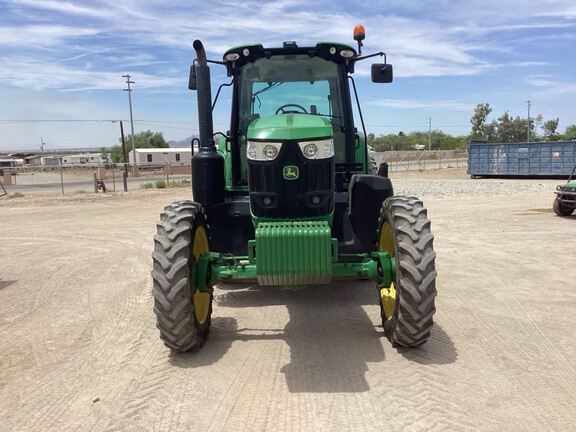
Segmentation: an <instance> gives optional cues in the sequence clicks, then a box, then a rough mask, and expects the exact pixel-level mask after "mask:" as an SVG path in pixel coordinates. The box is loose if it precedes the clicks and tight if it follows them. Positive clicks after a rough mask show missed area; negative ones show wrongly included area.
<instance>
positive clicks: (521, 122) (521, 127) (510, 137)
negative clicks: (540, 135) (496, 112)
mask: <svg viewBox="0 0 576 432" xmlns="http://www.w3.org/2000/svg"><path fill="white" fill-rule="evenodd" d="M528 127H530V134H531V135H533V132H534V122H533V121H532V119H530V123H528V120H527V119H523V118H520V117H516V118H514V117H512V116H511V115H510V114H508V113H507V112H505V113H504V114H502V115H501V116H500V117H499V118H498V123H497V124H496V132H497V141H498V142H502V143H512V142H524V141H526V138H527V137H526V135H527V130H528Z"/></svg>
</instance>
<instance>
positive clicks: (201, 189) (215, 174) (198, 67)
mask: <svg viewBox="0 0 576 432" xmlns="http://www.w3.org/2000/svg"><path fill="white" fill-rule="evenodd" d="M193 45H194V50H196V64H195V65H194V69H195V71H196V89H197V92H198V95H197V97H198V128H199V130H200V145H199V149H198V153H196V154H195V155H194V156H192V193H193V195H194V201H196V202H197V203H200V204H202V205H203V206H208V205H210V204H218V203H223V202H224V192H225V187H224V158H223V157H222V155H220V154H219V153H218V152H217V151H216V144H215V143H214V127H213V123H212V91H211V88H210V68H209V67H208V62H207V61H206V51H205V50H204V46H203V45H202V42H200V41H199V40H198V39H196V40H195V41H194V44H193Z"/></svg>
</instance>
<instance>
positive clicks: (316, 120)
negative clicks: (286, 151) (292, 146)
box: [248, 114, 332, 141]
mask: <svg viewBox="0 0 576 432" xmlns="http://www.w3.org/2000/svg"><path fill="white" fill-rule="evenodd" d="M330 137H332V124H331V123H330V120H328V119H327V118H326V117H322V116H319V115H311V114H280V115H274V116H269V117H262V118H259V119H256V120H254V121H253V122H252V123H251V124H250V126H249V127H248V139H249V140H253V139H254V140H262V141H266V140H271V141H290V140H302V139H319V138H330Z"/></svg>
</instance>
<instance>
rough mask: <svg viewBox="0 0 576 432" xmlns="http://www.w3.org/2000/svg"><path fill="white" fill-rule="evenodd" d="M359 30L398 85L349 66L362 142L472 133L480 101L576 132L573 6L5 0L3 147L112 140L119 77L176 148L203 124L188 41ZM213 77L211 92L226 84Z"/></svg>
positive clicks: (545, 1)
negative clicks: (192, 86) (368, 135)
mask: <svg viewBox="0 0 576 432" xmlns="http://www.w3.org/2000/svg"><path fill="white" fill-rule="evenodd" d="M356 24H363V25H364V26H365V28H366V40H365V43H364V48H363V53H364V54H368V53H371V52H377V51H381V50H382V51H385V52H386V54H387V60H388V62H389V63H391V64H392V65H393V66H394V82H393V83H392V84H373V83H372V82H371V81H370V77H369V70H370V60H366V61H364V62H362V63H360V64H359V65H358V67H357V73H356V74H355V75H356V77H355V78H356V80H357V86H358V92H359V96H360V100H361V103H362V107H363V113H364V117H365V121H366V126H367V130H368V132H373V133H375V134H376V135H379V134H388V133H398V132H400V131H403V132H405V133H406V132H410V131H413V130H427V129H428V121H429V118H431V124H432V128H433V129H438V130H443V131H445V132H447V133H451V134H454V135H458V134H467V133H469V131H470V123H469V121H470V117H471V115H472V112H473V110H474V107H475V105H476V104H478V103H490V104H491V105H492V107H493V110H494V111H493V113H492V115H491V118H496V117H498V116H500V115H501V114H502V113H504V112H506V111H508V112H509V113H510V114H511V115H513V116H517V115H518V116H523V117H526V116H527V101H528V100H529V101H530V102H531V115H532V116H535V115H537V114H542V116H543V117H544V120H548V119H552V118H556V117H559V118H560V126H559V130H560V131H563V130H564V129H565V127H566V126H568V125H570V124H574V123H576V109H575V107H576V2H574V0H541V1H538V2H536V1H533V0H505V1H502V0H485V1H457V0H430V1H421V0H387V1H385V2H384V1H377V0H376V1H370V2H367V1H356V0H348V1H342V0H330V1H326V0H317V1H314V2H310V1H303V0H277V1H272V2H260V1H252V0H247V1H237V0H224V1H218V0H216V1H209V2H208V1H201V2H199V1H195V0H185V1H184V0H182V1H181V0H173V1H165V0H162V1H156V0H150V1H135V0H123V1H118V0H91V1H57V0H45V1H44V0H0V136H1V140H0V149H3V150H38V149H39V148H40V143H41V140H42V141H43V142H44V143H45V149H46V150H48V151H49V150H50V149H51V148H52V149H60V148H79V147H103V146H105V147H107V146H111V145H115V144H117V143H118V138H119V135H120V132H119V131H120V129H119V123H118V122H117V120H128V119H129V108H128V97H127V92H124V91H122V89H123V88H125V86H126V84H125V83H124V78H122V75H125V74H127V73H129V74H130V75H131V76H132V80H133V81H134V82H135V83H134V84H133V92H132V99H133V113H134V120H135V122H134V128H135V132H136V133H137V132H140V131H143V130H148V129H150V130H152V131H154V132H162V133H163V134H164V137H165V138H166V140H180V139H183V138H185V137H188V136H190V135H192V134H193V133H195V132H197V124H198V118H197V111H196V97H195V96H196V95H195V93H194V92H191V91H189V90H188V89H187V83H188V73H189V67H190V64H191V63H192V61H193V59H194V50H193V48H192V42H193V41H194V40H195V39H201V40H202V41H203V42H204V46H205V47H206V49H207V51H208V55H209V57H210V58H212V59H215V60H220V59H221V58H222V54H223V52H224V51H225V50H226V49H227V48H228V47H230V46H234V45H240V44H243V43H251V42H261V43H262V44H263V45H264V46H265V47H274V46H281V45H282V42H283V41H287V40H294V41H297V42H298V44H299V45H300V46H305V45H314V44H315V43H316V42H317V41H319V40H336V41H342V42H347V43H350V44H353V43H354V41H353V39H352V30H353V28H354V26H355V25H356ZM376 61H377V60H376ZM211 71H212V83H213V86H214V90H215V89H216V85H217V84H219V83H222V82H225V81H226V80H227V78H226V74H225V71H224V69H223V67H221V66H218V65H214V66H212V67H211ZM214 94H215V92H213V95H214ZM230 102H231V99H230V92H229V91H227V92H224V93H223V94H222V96H221V98H220V99H219V101H218V105H217V107H216V109H215V117H214V122H215V130H220V131H224V132H225V131H226V130H227V129H228V124H229V111H230ZM40 120H43V121H40ZM72 120H73V121H72ZM124 128H125V131H126V133H130V125H129V122H126V123H124Z"/></svg>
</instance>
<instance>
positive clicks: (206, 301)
mask: <svg viewBox="0 0 576 432" xmlns="http://www.w3.org/2000/svg"><path fill="white" fill-rule="evenodd" d="M207 252H208V236H207V235H206V231H205V230H204V227H202V226H199V227H198V228H196V231H195V232H194V240H193V241H192V255H194V259H196V261H198V258H200V256H202V255H203V254H205V253H207ZM194 288H195V287H194ZM194 312H195V313H196V319H197V320H198V322H199V323H200V324H204V323H205V322H206V320H207V319H208V313H209V312H210V293H203V292H200V291H198V290H195V293H194Z"/></svg>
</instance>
